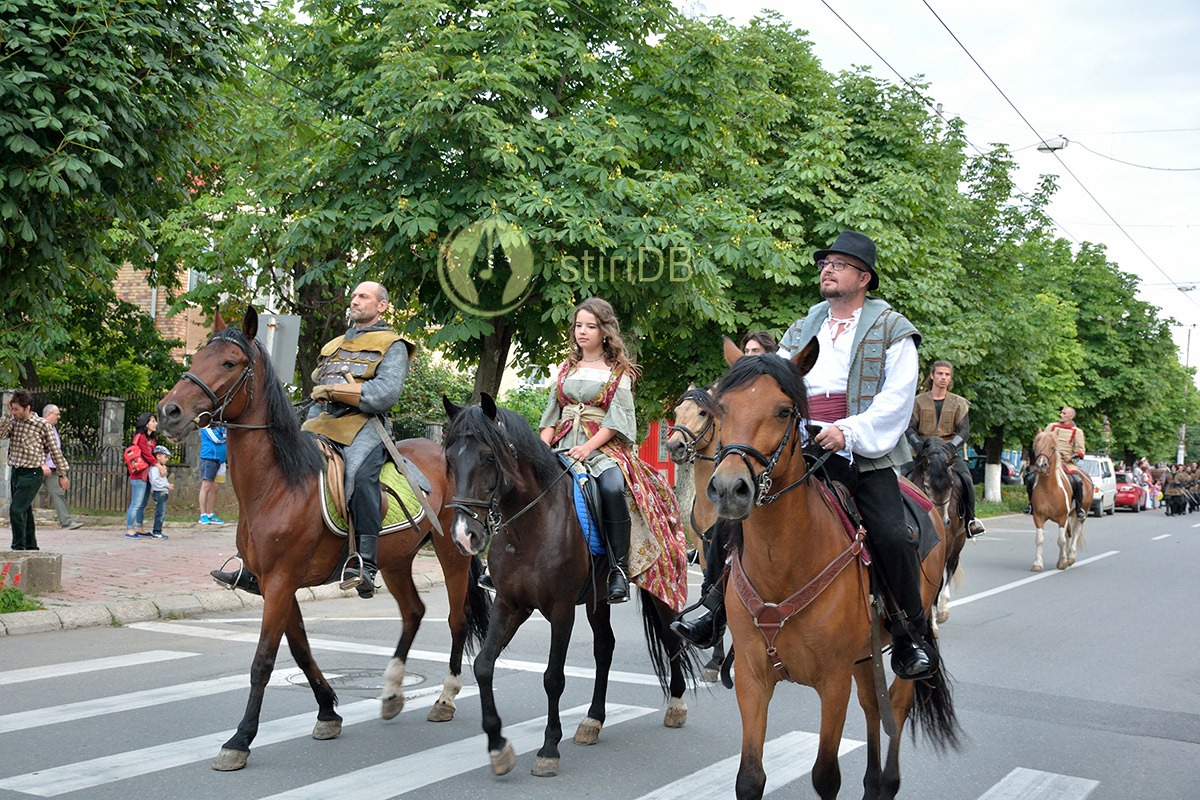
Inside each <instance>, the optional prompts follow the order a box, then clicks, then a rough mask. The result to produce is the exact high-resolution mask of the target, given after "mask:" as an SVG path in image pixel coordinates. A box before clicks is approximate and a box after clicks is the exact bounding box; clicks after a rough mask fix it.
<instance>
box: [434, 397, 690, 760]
mask: <svg viewBox="0 0 1200 800" xmlns="http://www.w3.org/2000/svg"><path fill="white" fill-rule="evenodd" d="M443 403H444V405H445V407H446V412H447V413H448V414H449V415H450V424H449V426H447V428H446V436H445V447H446V462H447V464H448V466H449V468H450V470H451V471H452V473H453V474H454V476H455V485H456V486H457V487H458V494H457V495H456V496H455V498H454V502H453V505H454V508H455V509H456V511H457V512H458V513H457V514H456V515H455V517H454V525H453V527H452V528H451V529H450V531H451V533H452V538H453V539H454V542H455V544H457V545H458V547H459V548H460V549H461V550H462V551H463V552H465V553H479V552H481V551H482V550H483V549H484V548H489V542H490V548H489V549H488V570H489V571H490V572H491V575H492V579H493V580H494V581H495V583H496V600H495V603H494V605H493V606H492V620H491V623H490V625H489V626H488V635H487V639H486V640H485V641H484V643H483V646H482V647H481V648H480V650H479V655H478V656H477V657H476V658H475V680H476V682H477V683H478V684H479V699H480V702H481V705H482V708H483V730H484V733H486V734H487V740H488V742H487V747H488V754H489V757H490V759H491V764H492V771H493V772H494V773H495V774H496V775H505V774H507V773H509V772H511V771H512V769H513V767H515V766H516V752H515V751H514V749H513V746H512V742H511V741H509V740H508V739H506V738H505V737H504V736H503V734H502V732H501V722H500V714H499V712H498V711H497V710H496V697H495V693H494V688H493V679H494V674H495V667H496V659H497V658H498V657H499V655H500V652H501V651H502V650H503V649H504V648H505V647H507V646H508V643H509V642H510V641H511V640H512V637H513V636H514V635H515V634H516V632H517V629H518V628H520V627H521V625H522V624H523V623H524V622H525V621H526V620H527V619H529V617H530V615H532V614H533V612H534V611H538V612H540V613H541V615H542V616H543V617H545V618H546V621H547V622H549V623H550V653H549V658H548V661H547V664H546V673H545V676H544V679H543V681H542V684H543V686H544V687H545V690H546V702H547V716H546V729H545V734H544V739H543V742H542V747H541V748H540V749H539V750H538V753H537V758H536V759H535V761H534V766H533V769H532V773H533V774H534V775H536V776H538V777H551V776H554V775H557V774H558V767H559V759H560V754H559V749H558V744H559V742H560V741H561V740H562V720H561V719H560V716H559V700H560V698H561V697H562V693H563V690H564V688H565V686H566V674H565V665H566V658H567V647H568V645H569V644H570V640H571V629H572V627H573V626H574V624H575V607H576V606H577V605H579V604H584V605H585V606H586V609H587V618H588V623H589V624H590V625H591V628H592V638H593V644H592V655H593V658H594V659H595V665H596V681H595V684H594V686H593V689H592V702H591V705H590V706H589V707H588V712H587V716H586V717H584V719H583V720H582V721H581V722H580V723H579V726H578V728H576V730H575V737H574V740H575V743H576V744H595V743H596V742H597V741H598V739H599V737H600V732H601V730H602V728H603V726H604V720H605V697H606V695H607V692H608V673H609V669H610V668H611V666H612V657H613V651H614V647H615V644H616V642H615V638H614V636H613V630H612V619H611V616H610V613H611V611H610V609H611V607H610V606H609V604H608V603H607V602H606V595H605V593H604V587H605V586H606V585H607V579H608V564H607V560H606V559H600V560H599V562H598V563H597V566H598V567H599V572H597V570H596V569H595V568H594V567H593V562H592V557H591V554H590V553H589V551H588V543H587V541H586V540H585V539H584V535H583V531H582V529H581V527H580V524H579V518H578V517H577V516H576V513H575V504H574V500H573V497H572V494H571V493H572V488H571V481H572V478H571V476H572V475H573V474H574V473H573V472H571V471H570V470H568V469H567V468H566V466H565V465H564V464H563V463H562V461H561V460H560V459H559V458H558V456H557V455H556V454H555V453H554V452H553V451H552V450H551V449H550V448H549V447H547V446H546V444H545V443H544V442H543V441H542V440H541V439H539V438H538V437H537V436H536V435H535V434H534V433H533V431H532V429H531V428H530V427H529V423H528V422H526V420H525V418H524V417H521V416H520V415H519V414H517V413H515V412H513V411H510V410H508V409H506V408H500V407H498V406H497V405H496V402H495V400H493V399H492V397H491V396H490V395H488V394H484V395H483V396H482V400H481V403H480V405H473V406H466V407H462V406H456V405H454V404H453V403H450V402H449V401H448V400H445V398H443ZM638 594H639V595H640V597H641V607H642V624H643V631H644V634H645V638H646V645H647V647H648V648H649V650H650V656H651V662H652V664H653V667H654V672H655V674H656V675H657V677H658V680H659V684H660V685H661V686H662V688H663V690H664V693H669V694H670V700H669V701H668V704H667V710H666V714H665V716H664V718H663V725H665V726H666V727H668V728H679V727H682V726H683V725H684V723H685V722H686V721H687V705H686V703H684V701H683V692H684V689H685V688H686V687H687V676H688V675H689V674H694V666H693V664H692V658H691V651H690V650H689V649H688V647H687V646H686V643H684V642H683V641H681V640H680V639H679V637H678V636H677V635H676V634H675V632H674V631H672V630H671V628H670V624H671V622H673V621H674V620H675V617H676V615H675V613H674V612H673V611H672V610H671V608H670V607H669V606H668V605H667V604H666V603H664V602H663V601H662V600H660V599H658V598H657V597H655V596H654V595H652V594H650V592H648V591H646V590H645V589H639V590H638Z"/></svg>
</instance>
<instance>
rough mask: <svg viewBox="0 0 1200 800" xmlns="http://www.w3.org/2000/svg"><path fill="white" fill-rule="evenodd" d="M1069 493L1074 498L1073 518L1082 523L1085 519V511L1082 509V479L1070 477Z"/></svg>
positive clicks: (1075, 476)
mask: <svg viewBox="0 0 1200 800" xmlns="http://www.w3.org/2000/svg"><path fill="white" fill-rule="evenodd" d="M1071 493H1072V495H1073V496H1074V498H1075V516H1076V517H1078V518H1079V521H1080V522H1083V520H1085V519H1087V509H1086V508H1084V507H1083V479H1082V478H1080V477H1079V476H1078V475H1072V476H1071Z"/></svg>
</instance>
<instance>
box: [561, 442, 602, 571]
mask: <svg viewBox="0 0 1200 800" xmlns="http://www.w3.org/2000/svg"><path fill="white" fill-rule="evenodd" d="M558 458H559V460H560V461H562V462H563V467H564V469H565V468H568V467H569V468H570V470H571V485H572V487H573V488H572V490H571V496H572V498H573V499H574V501H575V516H576V517H578V519H579V527H580V529H581V530H582V531H583V538H584V539H585V540H586V541H587V543H588V550H589V551H590V552H591V554H592V555H593V556H602V555H605V554H606V553H607V552H608V548H607V547H605V545H604V536H603V535H601V533H600V525H599V522H600V490H599V488H597V486H596V482H595V481H593V480H592V478H591V476H590V475H588V473H587V470H585V469H584V468H583V467H581V466H579V465H578V464H576V465H574V466H572V465H571V460H570V459H569V458H567V457H566V456H565V455H563V454H562V453H559V454H558Z"/></svg>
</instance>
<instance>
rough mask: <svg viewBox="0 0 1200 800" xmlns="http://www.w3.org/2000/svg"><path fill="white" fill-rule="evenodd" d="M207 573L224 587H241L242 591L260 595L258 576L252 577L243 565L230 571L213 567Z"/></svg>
mask: <svg viewBox="0 0 1200 800" xmlns="http://www.w3.org/2000/svg"><path fill="white" fill-rule="evenodd" d="M208 574H209V575H212V577H213V580H215V581H216V582H217V583H218V584H219V585H221V586H224V587H225V588H226V589H241V590H242V591H243V592H249V593H250V594H256V595H259V596H260V597H261V596H262V590H261V589H259V588H258V578H256V577H254V575H253V573H251V572H250V570H248V569H246V568H245V567H242V568H241V569H239V570H234V571H231V572H225V571H223V570H219V569H214V570H213V571H212V572H210V573H208Z"/></svg>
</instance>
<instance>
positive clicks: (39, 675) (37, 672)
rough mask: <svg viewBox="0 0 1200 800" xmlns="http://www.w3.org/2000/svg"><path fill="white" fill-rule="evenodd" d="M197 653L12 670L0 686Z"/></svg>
mask: <svg viewBox="0 0 1200 800" xmlns="http://www.w3.org/2000/svg"><path fill="white" fill-rule="evenodd" d="M198 655H200V654H199V653H180V652H177V651H175V650H147V651H145V652H144V653H129V654H128V655H123V656H109V657H108V658H93V659H90V660H88V661H67V662H64V663H62V664H47V665H46V666H43V667H30V668H29V669H12V670H8V671H6V672H0V686H7V685H8V684H10V683H24V682H25V681H40V680H44V679H47V678H63V677H67V676H69V675H79V674H80V673H83V672H96V671H97V670H102V669H123V668H125V667H136V666H138V665H140V664H153V663H154V662H156V661H173V660H175V659H177V658H191V657H192V656H198Z"/></svg>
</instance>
